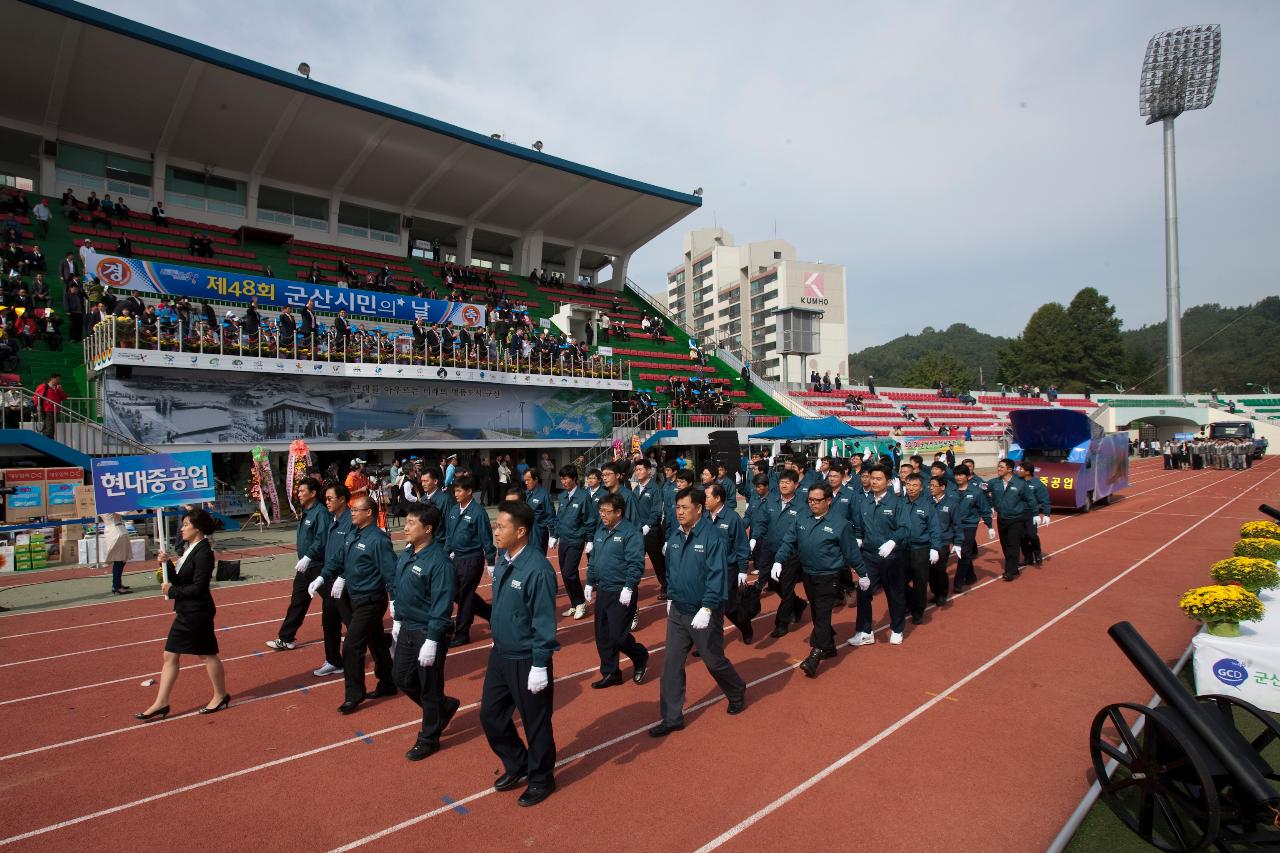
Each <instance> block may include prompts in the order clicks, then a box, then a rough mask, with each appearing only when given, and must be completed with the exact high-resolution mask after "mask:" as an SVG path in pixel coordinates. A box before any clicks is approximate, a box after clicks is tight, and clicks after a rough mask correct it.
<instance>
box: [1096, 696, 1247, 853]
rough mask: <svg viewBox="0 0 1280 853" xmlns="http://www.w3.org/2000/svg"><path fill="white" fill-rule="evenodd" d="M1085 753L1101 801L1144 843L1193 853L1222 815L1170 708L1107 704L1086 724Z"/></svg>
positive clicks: (1209, 839) (1208, 840)
mask: <svg viewBox="0 0 1280 853" xmlns="http://www.w3.org/2000/svg"><path fill="white" fill-rule="evenodd" d="M1126 715H1127V716H1128V717H1129V718H1131V719H1132V720H1133V722H1130V721H1129V719H1126ZM1139 722H1141V723H1142V728H1141V733H1140V734H1135V732H1134V729H1135V728H1137V727H1138V723H1139ZM1089 753H1090V755H1091V757H1092V758H1093V770H1094V773H1095V774H1097V778H1098V784H1099V786H1100V787H1101V788H1102V799H1103V801H1104V802H1105V803H1106V804H1107V806H1108V807H1109V808H1110V809H1111V811H1113V812H1114V813H1115V815H1116V817H1118V818H1120V820H1121V821H1123V822H1124V824H1125V826H1127V827H1129V828H1130V829H1131V830H1133V831H1134V832H1135V833H1137V835H1138V836H1140V837H1141V838H1142V839H1143V840H1144V841H1146V842H1147V843H1148V844H1151V845H1152V846H1153V847H1156V848H1158V849H1160V850H1168V851H1180V853H1193V851H1200V850H1204V849H1206V848H1207V847H1208V846H1209V845H1210V844H1212V843H1213V841H1214V839H1215V838H1216V837H1217V835H1218V829H1219V825H1220V822H1221V818H1222V813H1221V807H1220V804H1219V801H1218V791H1217V789H1216V788H1215V787H1214V783H1213V778H1212V777H1211V776H1210V775H1209V771H1208V766H1207V762H1206V761H1205V759H1204V757H1203V756H1202V755H1201V754H1200V750H1199V747H1197V746H1196V745H1195V743H1194V742H1193V741H1192V740H1191V738H1190V737H1189V736H1188V735H1187V733H1186V730H1185V729H1184V728H1183V727H1182V726H1181V725H1180V724H1179V723H1178V722H1177V721H1176V720H1174V719H1173V718H1172V717H1170V716H1169V715H1168V714H1156V713H1153V712H1152V709H1150V708H1148V707H1146V706H1145V705H1138V704H1135V703H1132V702H1121V703H1118V704H1115V705H1108V706H1107V707H1105V708H1103V709H1102V710H1101V711H1099V712H1098V714H1097V716H1095V717H1094V718H1093V725H1092V726H1090V728H1089ZM1112 760H1114V761H1115V762H1116V765H1115V767H1114V768H1112V769H1110V770H1108V769H1107V765H1108V763H1109V762H1111V761H1112Z"/></svg>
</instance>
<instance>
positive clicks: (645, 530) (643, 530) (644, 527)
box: [640, 524, 649, 536]
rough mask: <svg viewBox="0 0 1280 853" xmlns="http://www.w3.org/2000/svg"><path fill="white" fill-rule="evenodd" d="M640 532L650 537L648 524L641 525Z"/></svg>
mask: <svg viewBox="0 0 1280 853" xmlns="http://www.w3.org/2000/svg"><path fill="white" fill-rule="evenodd" d="M640 532H641V533H642V534H644V535H645V536H648V535H649V525H647V524H642V525H640Z"/></svg>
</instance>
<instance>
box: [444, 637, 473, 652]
mask: <svg viewBox="0 0 1280 853" xmlns="http://www.w3.org/2000/svg"><path fill="white" fill-rule="evenodd" d="M470 642H471V638H470V637H468V636H467V635H466V634H457V635H455V636H454V638H453V639H452V640H450V641H449V648H451V649H456V648H457V647H458V646H465V645H466V644H467V643H470Z"/></svg>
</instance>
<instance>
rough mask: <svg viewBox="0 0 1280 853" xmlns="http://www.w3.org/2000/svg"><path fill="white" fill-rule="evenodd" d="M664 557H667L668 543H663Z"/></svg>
mask: <svg viewBox="0 0 1280 853" xmlns="http://www.w3.org/2000/svg"><path fill="white" fill-rule="evenodd" d="M662 556H664V557H665V556H667V543H666V542H663V543H662Z"/></svg>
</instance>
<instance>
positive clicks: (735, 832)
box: [695, 471, 1277, 853]
mask: <svg viewBox="0 0 1280 853" xmlns="http://www.w3.org/2000/svg"><path fill="white" fill-rule="evenodd" d="M1239 473H1243V472H1239ZM1276 473H1277V472H1275V471H1273V472H1271V473H1270V474H1268V475H1267V476H1266V477H1264V478H1263V480H1262V481H1265V480H1268V479H1270V478H1271V477H1274V476H1275V474H1276ZM1232 476H1235V475H1232ZM1262 481H1260V482H1262ZM1215 482H1220V481H1215ZM1211 485H1212V484H1211ZM1204 488H1208V486H1206V487H1204ZM1196 491H1203V489H1197V490H1196ZM1192 494H1194V492H1193V493H1192ZM1243 496H1244V495H1243V494H1239V495H1236V496H1235V497H1233V498H1229V499H1228V500H1227V501H1226V502H1225V503H1223V504H1222V505H1220V506H1219V507H1218V508H1217V509H1215V510H1214V511H1213V512H1211V513H1209V514H1208V515H1206V516H1203V517H1202V518H1201V519H1200V520H1199V521H1197V522H1196V523H1195V524H1192V525H1190V526H1189V527H1187V528H1186V529H1185V530H1183V531H1182V532H1181V533H1178V534H1177V535H1176V536H1174V537H1173V538H1172V539H1170V540H1169V541H1168V542H1165V543H1164V544H1163V545H1161V546H1159V547H1158V548H1156V549H1155V550H1153V551H1152V552H1151V553H1149V554H1147V556H1145V557H1143V558H1142V559H1141V560H1138V561H1137V562H1136V563H1134V564H1132V565H1131V566H1129V568H1127V569H1125V570H1124V571H1122V572H1120V573H1119V574H1118V575H1115V576H1114V577H1112V578H1111V579H1110V580H1108V581H1106V582H1104V583H1103V584H1101V585H1100V586H1098V587H1097V588H1096V589H1094V590H1093V591H1092V592H1090V593H1089V594H1088V595H1086V596H1084V597H1083V598H1081V599H1080V600H1079V601H1077V602H1076V603H1075V604H1072V605H1071V606H1070V607H1067V608H1066V609H1064V610H1062V611H1061V612H1059V613H1058V614H1057V615H1056V616H1054V617H1053V618H1052V619H1050V620H1049V621H1047V622H1045V623H1044V624H1042V625H1041V626H1040V627H1039V628H1036V629H1035V630H1034V631H1032V632H1031V633H1029V634H1027V635H1026V636H1024V637H1023V638H1022V639H1020V640H1018V641H1017V642H1015V643H1013V644H1012V645H1010V646H1008V647H1007V648H1005V649H1004V651H1002V652H1000V653H999V654H996V655H995V656H993V657H991V658H989V659H988V660H987V661H986V662H985V663H983V664H981V665H980V666H978V667H977V668H976V669H974V670H972V671H971V672H969V674H968V675H965V676H964V677H963V678H960V679H959V680H958V681H956V682H954V683H953V684H952V685H951V686H950V687H948V688H946V689H945V690H943V691H942V692H941V693H939V694H938V695H936V696H934V697H933V698H931V699H929V700H928V701H927V702H923V703H921V704H920V705H918V706H916V708H915V709H914V710H912V711H911V712H910V713H908V714H906V715H905V716H903V717H900V718H899V719H898V720H897V721H896V722H894V723H891V724H890V725H888V726H887V727H885V728H884V729H882V730H881V731H880V732H879V733H878V734H876V735H875V736H874V737H872V738H870V739H869V740H866V741H864V742H863V743H861V744H860V745H858V746H857V747H856V748H854V749H853V750H851V751H849V752H847V753H845V754H844V755H843V756H841V757H840V758H839V759H837V760H836V761H833V762H832V763H831V764H829V765H827V766H826V767H824V768H823V769H822V770H820V771H818V772H817V773H815V774H814V775H812V776H810V777H809V778H808V779H806V780H805V781H804V782H801V783H800V784H799V785H797V786H796V787H794V788H792V789H791V790H790V791H787V792H786V793H785V794H783V795H782V796H780V797H778V798H777V799H776V800H774V801H773V802H771V803H769V804H768V805H767V806H765V807H764V808H762V809H760V810H759V811H757V812H755V813H754V814H752V815H750V816H749V817H747V818H746V819H744V820H742V821H740V822H739V823H737V824H735V825H734V826H732V827H730V828H729V829H727V830H725V831H724V832H722V833H721V834H720V835H718V836H716V837H715V838H713V839H711V840H710V841H708V842H707V843H706V844H704V845H702V846H701V847H699V848H698V849H697V850H696V851H695V853H709V851H712V850H715V849H716V848H718V847H721V846H722V845H724V844H725V843H727V842H729V841H731V840H733V839H734V838H736V837H737V836H739V835H741V834H742V833H743V832H746V831H747V830H748V829H750V828H751V827H753V826H755V824H757V823H759V822H760V820H761V819H763V818H765V817H767V816H769V815H771V814H773V813H774V812H776V811H777V810H778V809H780V808H782V807H783V806H785V805H786V804H787V803H790V802H791V801H792V800H794V799H796V798H797V797H799V796H800V795H801V794H803V793H804V792H806V791H808V790H809V789H810V788H812V787H813V786H815V785H817V784H818V783H819V782H821V781H823V780H824V779H826V778H828V777H829V776H831V775H832V774H833V773H835V772H836V771H838V770H839V769H841V768H842V767H844V766H846V765H848V764H849V763H850V762H852V761H854V760H855V759H857V758H858V757H859V756H860V755H862V754H863V753H865V752H867V751H868V750H869V749H871V748H873V747H875V746H876V745H877V744H879V743H882V742H883V741H884V740H886V739H887V738H889V737H890V736H891V735H893V734H894V733H895V732H897V731H899V730H900V729H902V728H903V727H904V726H906V725H907V724H908V723H910V722H911V721H912V720H914V719H916V718H917V717H919V716H920V715H922V714H924V713H925V712H926V711H928V710H929V709H930V708H933V707H934V706H936V705H938V704H939V703H940V702H943V701H945V700H946V699H947V697H949V696H951V694H953V693H955V692H956V691H957V690H959V689H960V688H962V687H964V686H965V685H966V684H968V683H969V682H971V681H973V680H974V679H975V678H977V677H978V676H980V675H982V674H983V673H985V672H987V671H988V670H990V669H991V668H992V667H994V666H996V665H997V664H999V663H1000V662H1001V661H1003V660H1004V659H1005V658H1007V657H1009V656H1010V655H1011V654H1013V653H1014V652H1016V651H1017V650H1018V649H1020V648H1022V647H1023V646H1025V645H1027V644H1028V643H1030V642H1031V641H1032V640H1034V639H1036V638H1037V637H1039V636H1040V635H1041V634H1043V633H1044V632H1045V631H1048V630H1049V629H1050V628H1052V627H1053V626H1054V625H1057V624H1058V623H1059V622H1061V621H1062V620H1063V619H1066V618H1067V617H1068V616H1070V615H1071V614H1072V613H1075V612H1076V611H1077V610H1079V609H1080V608H1081V607H1083V606H1084V605H1086V604H1088V603H1089V602H1090V601H1092V600H1093V599H1095V598H1097V597H1098V596H1099V595H1101V594H1102V593H1104V592H1106V591H1107V590H1108V589H1110V588H1111V587H1112V586H1114V585H1115V584H1117V583H1119V582H1120V581H1121V580H1123V579H1124V578H1126V577H1128V576H1129V575H1130V574H1132V573H1133V572H1134V571H1136V570H1137V569H1138V568H1140V567H1141V566H1143V565H1144V564H1145V563H1147V562H1148V561H1149V560H1151V559H1152V558H1153V557H1155V556H1156V555H1157V554H1160V553H1162V552H1163V551H1165V550H1166V549H1168V548H1169V547H1171V546H1172V545H1173V544H1174V543H1175V542H1177V541H1178V540H1180V539H1182V538H1183V537H1184V536H1186V535H1187V534H1188V533H1190V532H1191V531H1193V530H1195V529H1196V528H1197V527H1199V526H1200V525H1202V524H1204V523H1205V522H1206V521H1208V520H1209V519H1211V518H1213V517H1214V516H1215V515H1217V514H1218V513H1219V512H1221V511H1222V510H1224V509H1226V508H1227V507H1228V506H1230V505H1231V504H1233V503H1235V502H1236V501H1237V500H1239V499H1240V498H1241V497H1243Z"/></svg>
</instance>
